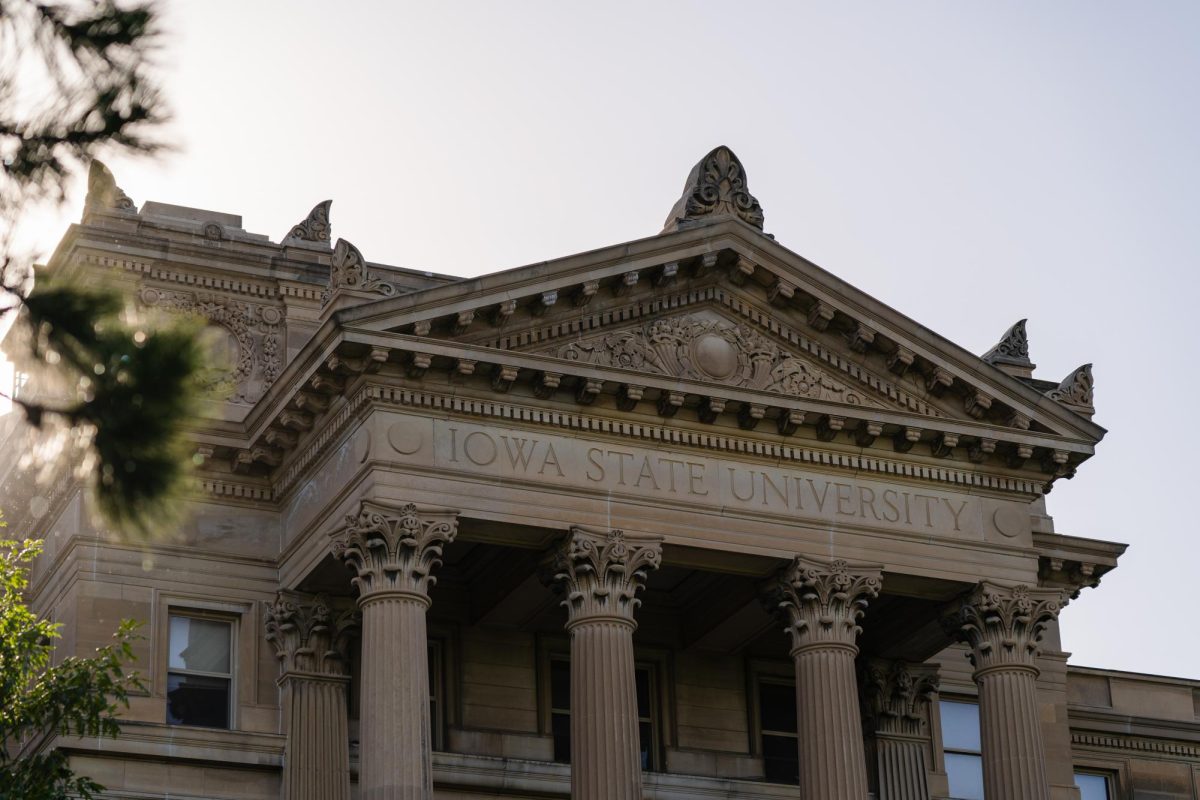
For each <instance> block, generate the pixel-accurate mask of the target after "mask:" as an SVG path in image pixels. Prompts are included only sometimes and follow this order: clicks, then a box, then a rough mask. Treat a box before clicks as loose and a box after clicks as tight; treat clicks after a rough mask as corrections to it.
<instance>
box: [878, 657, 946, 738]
mask: <svg viewBox="0 0 1200 800" xmlns="http://www.w3.org/2000/svg"><path fill="white" fill-rule="evenodd" d="M938 683H939V681H938V674H937V667H933V666H925V665H923V664H909V663H907V662H905V661H887V660H880V659H872V660H870V661H868V662H867V663H866V664H865V665H864V667H863V669H862V673H861V678H860V687H861V691H862V700H863V703H862V706H863V712H864V714H865V716H866V719H867V723H868V724H867V728H868V729H869V730H874V731H877V732H880V733H895V734H904V735H909V736H920V735H922V733H923V732H924V728H925V725H926V722H927V720H928V718H929V703H930V701H931V700H932V699H933V696H934V694H936V693H937V690H938Z"/></svg>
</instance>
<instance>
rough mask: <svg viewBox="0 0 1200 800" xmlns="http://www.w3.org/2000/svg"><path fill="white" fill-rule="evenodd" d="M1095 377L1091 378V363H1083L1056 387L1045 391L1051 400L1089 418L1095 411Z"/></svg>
mask: <svg viewBox="0 0 1200 800" xmlns="http://www.w3.org/2000/svg"><path fill="white" fill-rule="evenodd" d="M1094 388H1095V379H1093V378H1092V365H1091V364H1084V365H1083V366H1082V367H1079V368H1078V369H1076V370H1075V371H1074V372H1072V373H1071V374H1070V375H1068V376H1067V377H1065V378H1063V382H1062V383H1060V384H1059V385H1058V387H1057V388H1055V389H1051V390H1050V391H1048V392H1046V396H1047V397H1049V398H1050V399H1051V400H1057V401H1058V402H1060V403H1062V404H1063V405H1065V406H1067V407H1069V408H1070V409H1071V410H1072V411H1074V412H1076V413H1077V414H1082V415H1083V416H1085V417H1087V418H1089V419H1091V416H1092V415H1093V414H1095V413H1096V406H1095V404H1094V395H1093V389H1094Z"/></svg>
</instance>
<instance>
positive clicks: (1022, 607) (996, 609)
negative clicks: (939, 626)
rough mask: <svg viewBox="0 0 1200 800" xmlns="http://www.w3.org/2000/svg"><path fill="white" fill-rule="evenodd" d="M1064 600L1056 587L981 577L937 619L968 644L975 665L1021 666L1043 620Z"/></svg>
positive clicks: (1027, 664) (1029, 662) (1030, 658)
mask: <svg viewBox="0 0 1200 800" xmlns="http://www.w3.org/2000/svg"><path fill="white" fill-rule="evenodd" d="M1065 604H1066V600H1065V596H1064V593H1063V592H1061V591H1059V590H1057V589H1031V588H1030V587H1028V586H1015V587H1011V588H1010V587H1006V586H999V585H996V584H993V583H989V582H987V581H984V582H983V583H980V584H979V586H978V587H976V589H975V591H973V592H972V593H971V594H970V595H969V596H968V597H967V598H966V599H965V600H963V601H962V602H960V603H959V604H957V605H956V606H955V607H954V608H952V609H951V610H950V612H949V613H948V614H947V616H946V617H945V618H944V620H943V624H944V625H945V628H946V630H947V632H948V633H950V634H951V635H952V636H954V637H955V638H956V639H958V640H959V641H962V642H965V643H966V644H968V645H970V646H971V652H970V653H968V654H967V657H968V658H969V659H970V660H971V663H972V664H973V665H974V666H975V668H976V670H982V669H988V668H992V667H1024V668H1027V669H1034V670H1036V666H1035V660H1036V658H1037V654H1038V646H1039V644H1040V642H1041V639H1042V633H1043V632H1044V631H1045V629H1046V625H1048V624H1049V623H1051V622H1053V621H1054V620H1055V619H1057V618H1058V613H1059V611H1061V610H1062V607H1063V606H1064V605H1065Z"/></svg>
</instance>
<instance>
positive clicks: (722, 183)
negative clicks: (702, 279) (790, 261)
mask: <svg viewBox="0 0 1200 800" xmlns="http://www.w3.org/2000/svg"><path fill="white" fill-rule="evenodd" d="M726 215H730V216H736V217H738V218H739V219H741V220H742V221H743V222H746V223H747V224H750V225H753V226H754V227H755V228H758V229H759V230H760V231H761V230H762V227H763V210H762V206H760V205H759V204H758V200H757V199H755V197H754V195H752V194H750V188H749V186H747V183H746V171H745V169H743V168H742V162H741V161H739V160H738V157H737V156H735V155H734V154H733V151H732V150H730V149H729V148H728V147H726V146H725V145H721V146H720V147H718V148H717V149H716V150H713V151H712V152H711V153H709V154H708V155H706V156H705V157H704V158H702V159H700V163H699V164H697V165H696V166H695V167H693V168H692V171H691V173H690V174H689V175H688V179H687V183H685V184H684V186H683V196H682V197H680V198H679V201H678V202H677V203H675V207H674V208H672V209H671V213H670V214H669V215H668V216H667V224H666V227H664V228H663V232H664V233H667V232H670V231H678V230H682V229H684V228H690V227H693V226H695V225H699V224H701V223H702V222H703V221H704V219H705V218H706V217H719V216H726Z"/></svg>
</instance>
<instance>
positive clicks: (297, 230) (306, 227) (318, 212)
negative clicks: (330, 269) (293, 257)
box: [283, 200, 333, 244]
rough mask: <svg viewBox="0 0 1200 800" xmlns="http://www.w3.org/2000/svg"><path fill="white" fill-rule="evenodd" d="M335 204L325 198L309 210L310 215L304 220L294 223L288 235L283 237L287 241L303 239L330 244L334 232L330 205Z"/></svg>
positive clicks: (302, 240)
mask: <svg viewBox="0 0 1200 800" xmlns="http://www.w3.org/2000/svg"><path fill="white" fill-rule="evenodd" d="M331 205H333V201H332V200H324V201H322V202H320V203H317V204H316V205H315V206H313V210H312V211H310V212H308V216H307V217H305V218H304V221H303V222H301V223H299V224H297V225H293V226H292V229H291V230H290V231H288V234H287V236H285V237H283V240H284V241H285V242H288V241H293V242H294V241H301V242H317V243H319V244H328V243H329V236H330V233H331V232H332V227H331V226H330V224H329V207H330V206H331Z"/></svg>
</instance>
